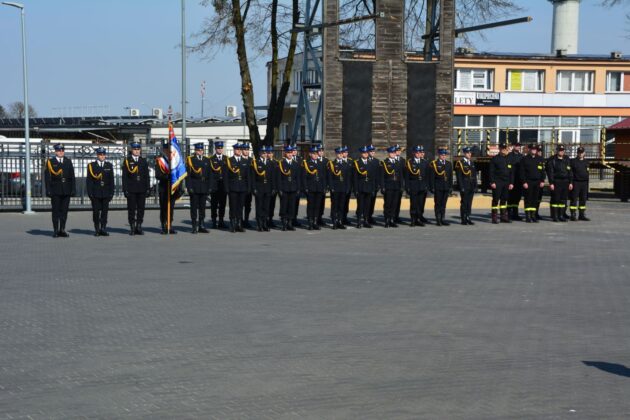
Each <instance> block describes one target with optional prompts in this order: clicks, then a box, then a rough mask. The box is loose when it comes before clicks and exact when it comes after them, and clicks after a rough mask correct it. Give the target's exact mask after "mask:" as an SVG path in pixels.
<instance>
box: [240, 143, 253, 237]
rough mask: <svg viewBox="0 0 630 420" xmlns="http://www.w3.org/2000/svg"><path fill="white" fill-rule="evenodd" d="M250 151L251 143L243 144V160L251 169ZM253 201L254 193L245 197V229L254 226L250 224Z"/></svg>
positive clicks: (249, 193)
mask: <svg viewBox="0 0 630 420" xmlns="http://www.w3.org/2000/svg"><path fill="white" fill-rule="evenodd" d="M250 149H251V148H250V146H249V143H247V142H244V143H241V153H242V156H243V159H244V160H245V162H247V164H248V165H249V166H250V167H251V164H252V160H253V158H252V157H251V156H250V155H249V152H250ZM252 199H253V195H252V193H251V192H248V193H247V194H246V195H245V202H244V203H243V227H244V228H245V229H251V227H252V225H250V224H249V215H250V214H251V212H252Z"/></svg>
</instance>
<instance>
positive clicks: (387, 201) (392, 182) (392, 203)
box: [379, 146, 405, 228]
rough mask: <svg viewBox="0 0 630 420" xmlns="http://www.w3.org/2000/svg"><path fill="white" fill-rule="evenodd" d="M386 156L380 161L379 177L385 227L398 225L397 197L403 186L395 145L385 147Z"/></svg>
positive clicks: (399, 161)
mask: <svg viewBox="0 0 630 420" xmlns="http://www.w3.org/2000/svg"><path fill="white" fill-rule="evenodd" d="M387 154H388V157H387V158H386V159H383V160H382V161H381V179H380V182H379V186H380V188H381V193H382V194H383V201H384V206H383V213H384V214H385V227H386V228H389V227H393V228H395V227H398V224H396V206H397V202H398V197H399V195H400V194H401V192H402V191H403V190H404V188H405V175H404V165H403V164H402V161H401V160H400V159H398V158H397V156H396V146H391V147H389V148H387Z"/></svg>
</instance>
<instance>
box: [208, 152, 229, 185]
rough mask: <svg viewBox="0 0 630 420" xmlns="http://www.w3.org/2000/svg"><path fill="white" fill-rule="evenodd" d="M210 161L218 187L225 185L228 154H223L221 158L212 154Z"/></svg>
mask: <svg viewBox="0 0 630 420" xmlns="http://www.w3.org/2000/svg"><path fill="white" fill-rule="evenodd" d="M210 163H211V165H210V169H212V173H213V174H214V182H215V184H217V188H218V187H219V186H220V185H223V180H224V179H225V166H226V163H227V156H225V155H221V158H220V159H219V156H217V155H216V154H214V155H212V156H210Z"/></svg>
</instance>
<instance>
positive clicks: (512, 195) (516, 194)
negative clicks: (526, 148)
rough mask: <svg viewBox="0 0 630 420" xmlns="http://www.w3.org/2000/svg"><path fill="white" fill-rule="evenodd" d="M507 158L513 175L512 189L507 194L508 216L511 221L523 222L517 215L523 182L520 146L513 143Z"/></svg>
mask: <svg viewBox="0 0 630 420" xmlns="http://www.w3.org/2000/svg"><path fill="white" fill-rule="evenodd" d="M508 156H509V158H510V164H511V165H512V172H513V173H514V188H512V189H511V190H510V191H509V192H508V204H507V209H508V216H509V217H510V219H512V220H523V219H522V217H521V216H519V214H518V205H519V203H520V202H521V197H522V196H523V180H522V179H521V160H522V159H523V154H522V153H521V144H520V143H515V144H514V145H513V146H512V151H511V152H510V153H509V154H508Z"/></svg>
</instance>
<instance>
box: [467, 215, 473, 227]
mask: <svg viewBox="0 0 630 420" xmlns="http://www.w3.org/2000/svg"><path fill="white" fill-rule="evenodd" d="M466 222H467V223H468V224H469V225H470V226H473V225H474V224H475V223H474V222H473V221H472V220H470V216H466Z"/></svg>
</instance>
